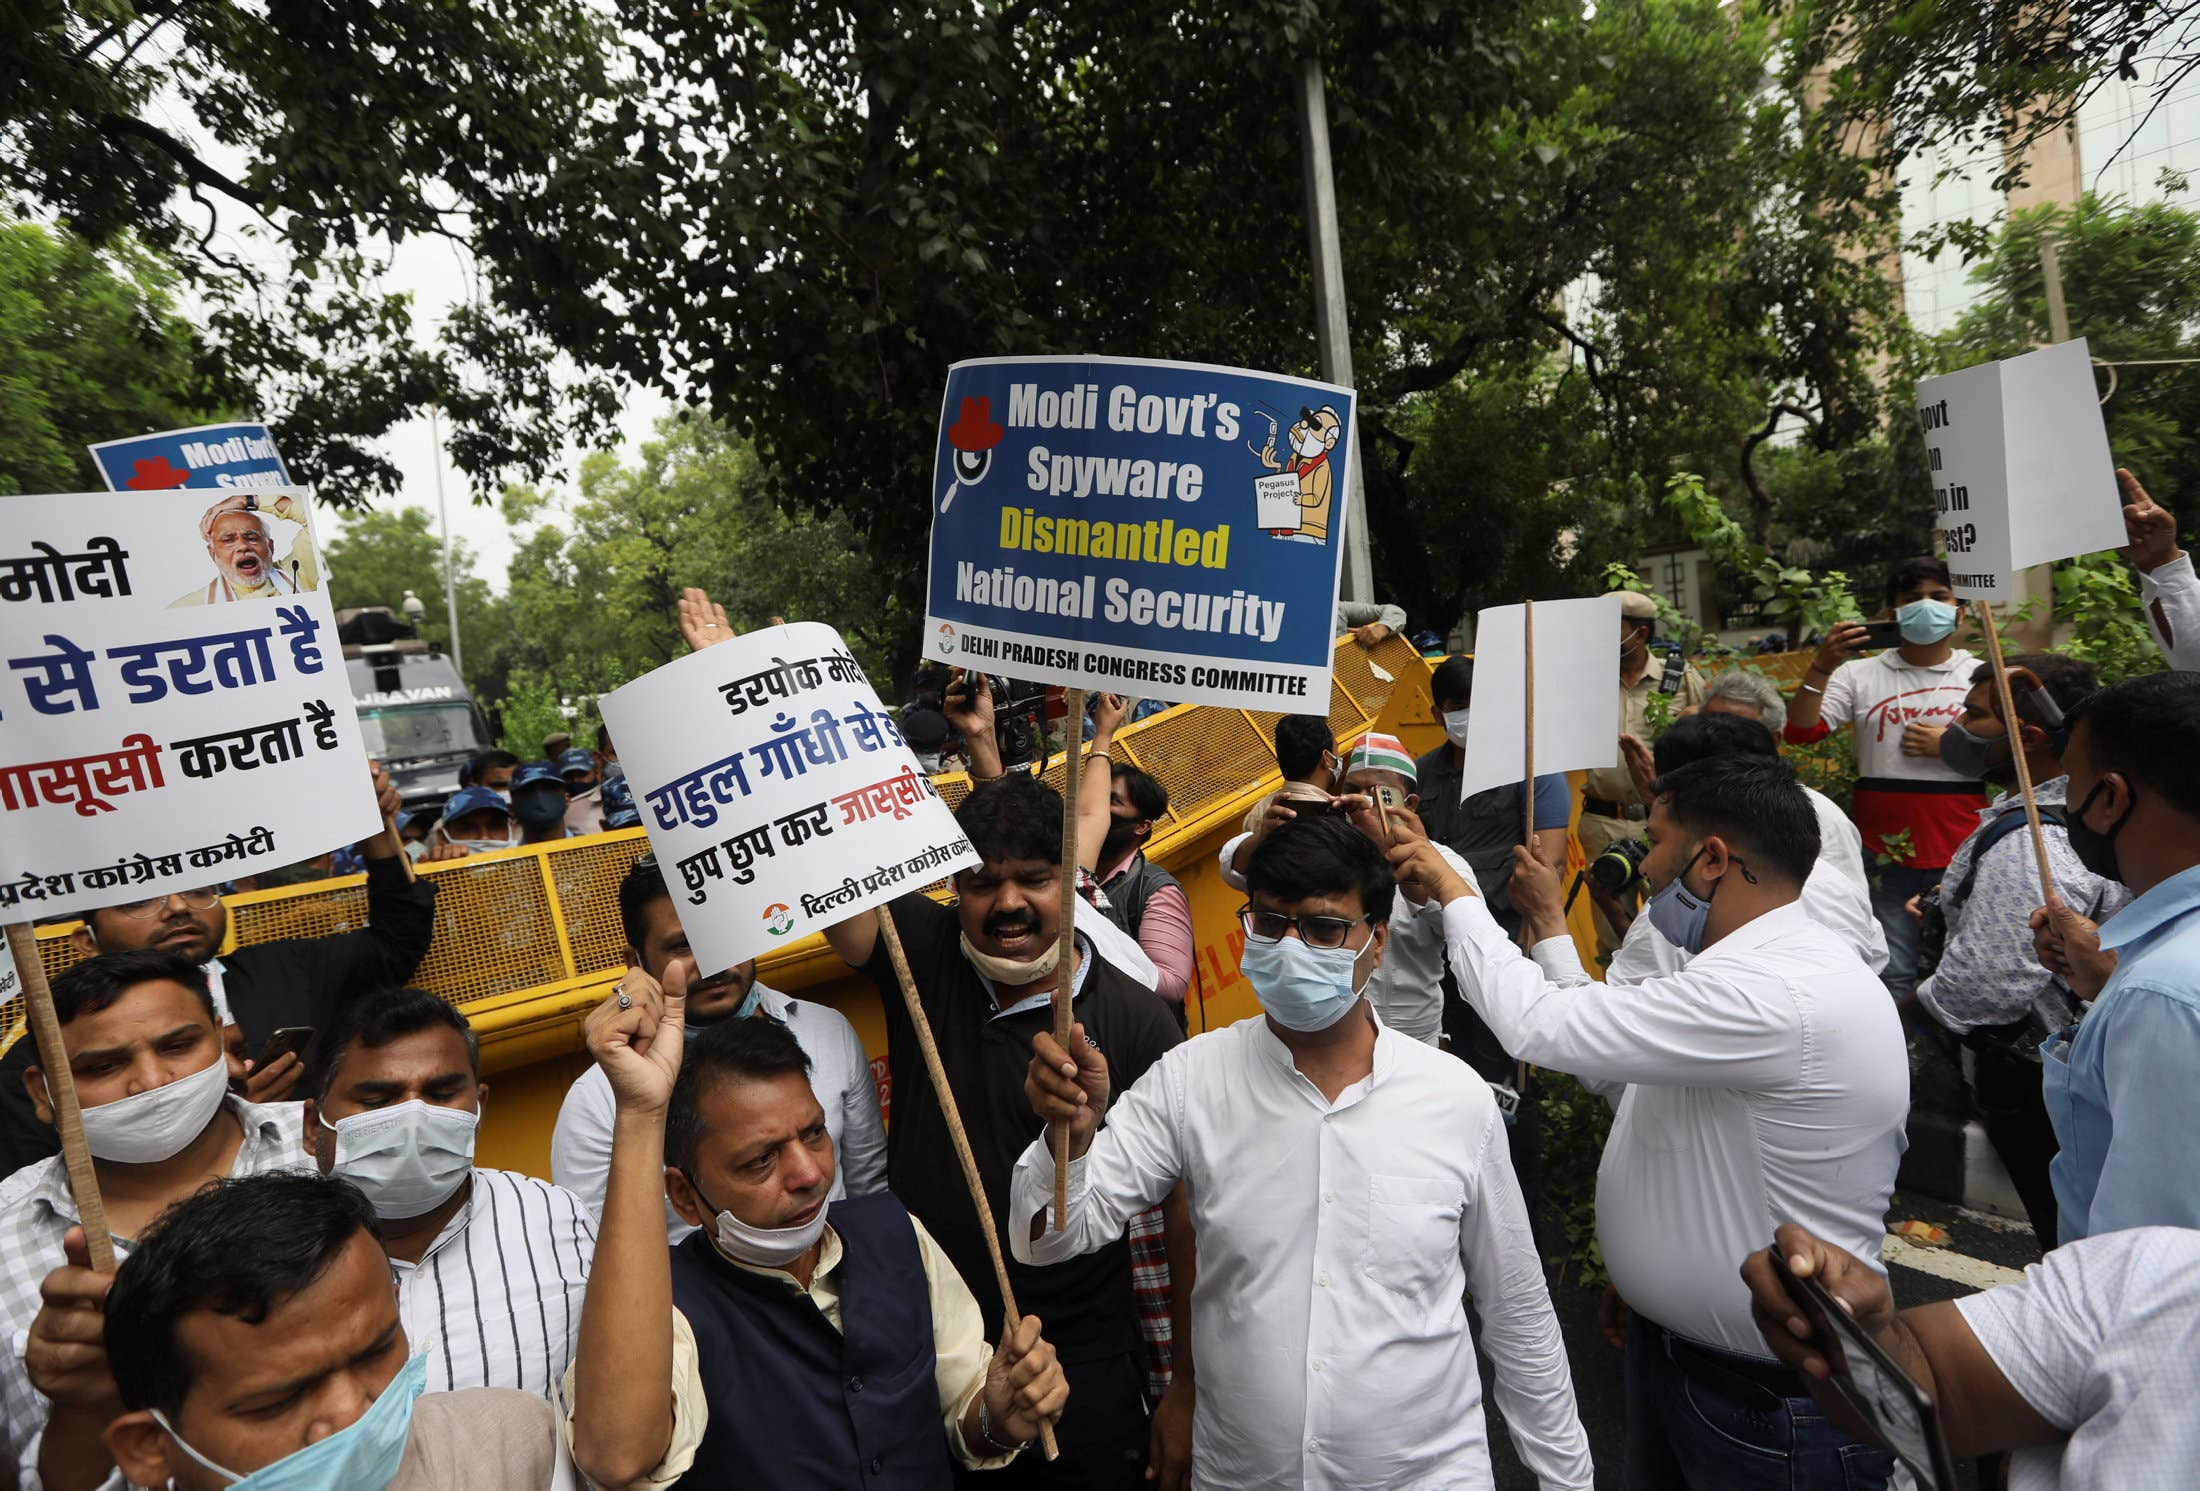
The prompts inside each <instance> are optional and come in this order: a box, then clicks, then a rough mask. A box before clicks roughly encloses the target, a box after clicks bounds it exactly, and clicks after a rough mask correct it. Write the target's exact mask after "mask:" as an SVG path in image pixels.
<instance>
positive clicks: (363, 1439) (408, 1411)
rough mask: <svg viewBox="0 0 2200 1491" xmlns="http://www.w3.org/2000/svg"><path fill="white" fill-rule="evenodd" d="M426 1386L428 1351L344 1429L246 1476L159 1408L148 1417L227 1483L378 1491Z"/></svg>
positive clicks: (255, 1489)
mask: <svg viewBox="0 0 2200 1491" xmlns="http://www.w3.org/2000/svg"><path fill="white" fill-rule="evenodd" d="M427 1385H428V1354H427V1353H426V1352H424V1351H423V1352H421V1353H419V1354H418V1355H416V1356H414V1357H413V1358H411V1359H410V1360H409V1361H407V1362H406V1363H405V1365H404V1366H403V1367H401V1368H400V1369H399V1370H398V1373H397V1375H396V1376H395V1377H393V1378H391V1379H390V1385H389V1386H388V1387H386V1388H384V1389H382V1393H381V1396H379V1397H377V1398H376V1399H375V1400H374V1401H373V1402H372V1403H370V1404H368V1405H367V1411H366V1412H365V1413H362V1414H361V1415H359V1417H358V1418H357V1419H356V1420H354V1421H353V1422H352V1423H351V1424H350V1425H349V1426H348V1427H346V1428H342V1429H338V1430H337V1431H336V1432H335V1433H334V1434H331V1435H330V1436H329V1437H328V1438H326V1439H317V1440H315V1441H314V1442H313V1443H311V1444H309V1445H307V1446H306V1447H305V1448H304V1449H302V1450H299V1451H298V1452H297V1453H295V1454H290V1455H285V1456H283V1458H282V1459H280V1460H277V1461H276V1462H275V1463H274V1464H272V1465H263V1466H261V1467H260V1468H259V1469H258V1470H255V1471H253V1472H252V1473H251V1474H250V1475H239V1474H237V1472H235V1471H234V1470H224V1469H223V1468H222V1467H221V1466H219V1465H216V1464H215V1463H214V1462H213V1461H211V1460H209V1459H207V1458H206V1457H205V1456H204V1455H202V1454H200V1453H199V1452H198V1451H197V1450H195V1449H193V1448H191V1446H190V1444H189V1443H188V1442H186V1441H185V1439H184V1437H183V1436H182V1435H181V1434H178V1433H177V1432H176V1426H175V1425H174V1424H171V1423H169V1422H168V1419H167V1416H166V1415H164V1414H163V1413H162V1412H161V1411H160V1410H159V1409H157V1408H156V1409H154V1410H153V1421H154V1422H155V1423H157V1424H159V1425H160V1426H161V1427H162V1428H163V1429H166V1430H167V1431H168V1437H169V1438H170V1439H173V1440H174V1441H175V1442H176V1447H177V1448H178V1449H180V1450H182V1451H183V1452H184V1453H185V1454H186V1455H189V1456H190V1457H191V1458H192V1459H193V1460H196V1461H197V1462H198V1463H199V1464H201V1465H203V1466H205V1467H206V1468H207V1469H208V1470H211V1471H212V1472H214V1474H216V1475H218V1476H226V1477H227V1478H228V1479H229V1481H230V1483H231V1484H232V1485H235V1486H238V1487H242V1488H245V1491H327V1488H329V1487H332V1486H342V1487H343V1488H345V1491H382V1488H383V1487H385V1486H387V1485H389V1483H390V1482H391V1481H394V1480H396V1479H397V1467H398V1464H399V1462H401V1461H402V1460H403V1459H404V1458H405V1440H406V1437H407V1436H408V1435H409V1434H411V1432H412V1412H413V1400H414V1399H416V1398H418V1397H419V1396H420V1391H421V1389H422V1388H425V1387H426V1386H427Z"/></svg>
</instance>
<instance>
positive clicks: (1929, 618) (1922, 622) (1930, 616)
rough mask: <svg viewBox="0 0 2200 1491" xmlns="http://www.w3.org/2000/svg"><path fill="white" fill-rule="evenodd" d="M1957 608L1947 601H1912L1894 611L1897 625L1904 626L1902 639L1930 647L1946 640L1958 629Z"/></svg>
mask: <svg viewBox="0 0 2200 1491" xmlns="http://www.w3.org/2000/svg"><path fill="white" fill-rule="evenodd" d="M1957 614H1958V613H1957V611H1956V608H1955V607H1954V606H1952V605H1950V604H1948V602H1946V601H1932V600H1925V601H1911V602H1910V603H1909V604H1908V605H1906V606H1904V607H1902V608H1901V609H1900V610H1898V611H1896V612H1895V613H1894V619H1895V622H1896V624H1897V625H1899V626H1900V627H1901V628H1902V640H1903V641H1905V642H1914V643H1916V644H1917V645H1918V646H1920V647H1929V646H1931V645H1932V644H1933V643H1935V642H1940V641H1945V640H1946V639H1947V636H1948V634H1949V633H1950V632H1952V631H1954V630H1955V629H1956V616H1957Z"/></svg>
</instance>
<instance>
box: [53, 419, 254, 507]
mask: <svg viewBox="0 0 2200 1491" xmlns="http://www.w3.org/2000/svg"><path fill="white" fill-rule="evenodd" d="M91 452H92V460H93V461H94V462H95V463H96V464H97V465H98V467H99V476H100V480H102V481H104V482H106V483H107V490H108V491H110V492H158V491H162V490H165V489H167V488H170V487H287V486H289V485H291V481H290V473H289V470H288V469H287V468H286V467H285V466H284V465H283V458H282V457H281V456H279V455H277V454H276V453H275V441H274V438H273V437H272V436H270V435H269V434H268V432H267V426H266V425H257V424H229V425H199V426H198V427H196V428H194V429H189V430H164V431H162V432H161V433H160V434H158V435H132V436H131V437H130V438H129V439H127V440H106V441H102V442H101V443H99V444H98V445H95V446H92V447H91Z"/></svg>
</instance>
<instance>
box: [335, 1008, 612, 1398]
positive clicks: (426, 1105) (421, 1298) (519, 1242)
mask: <svg viewBox="0 0 2200 1491" xmlns="http://www.w3.org/2000/svg"><path fill="white" fill-rule="evenodd" d="M307 1090H308V1091H309V1092H310V1093H311V1094H312V1096H311V1097H309V1098H308V1099H307V1100H306V1115H305V1136H306V1149H307V1151H308V1152H310V1153H311V1154H312V1155H313V1157H314V1160H315V1162H316V1163H317V1164H318V1165H319V1166H320V1170H321V1173H322V1174H323V1175H334V1176H336V1177H338V1178H339V1179H342V1180H348V1181H350V1182H351V1183H352V1184H353V1185H355V1186H357V1187H358V1188H359V1189H360V1190H361V1191H363V1192H365V1193H366V1197H367V1201H368V1204H370V1205H371V1206H373V1208H374V1212H375V1216H376V1218H377V1221H378V1224H379V1226H380V1228H381V1232H382V1247H383V1249H384V1251H386V1252H387V1253H388V1254H389V1255H390V1268H391V1270H392V1271H393V1272H394V1273H395V1274H396V1275H397V1309H398V1314H399V1315H401V1316H402V1317H403V1318H404V1321H405V1334H406V1336H407V1337H408V1338H409V1339H410V1340H411V1341H412V1343H413V1349H414V1350H416V1351H425V1352H427V1353H428V1376H427V1391H429V1392H431V1393H447V1392H450V1391H452V1390H453V1389H455V1388H469V1387H509V1388H517V1389H519V1390H520V1391H521V1392H528V1393H534V1394H536V1395H537V1396H539V1397H542V1398H552V1397H555V1396H556V1394H557V1387H558V1382H559V1379H561V1378H562V1377H564V1375H565V1367H566V1363H567V1362H569V1361H571V1360H572V1356H573V1344H574V1342H575V1341H576V1340H577V1339H578V1338H579V1335H580V1327H581V1300H582V1298H583V1296H584V1295H585V1294H586V1293H587V1289H588V1265H589V1260H590V1259H591V1258H592V1257H594V1256H595V1251H596V1229H595V1224H594V1220H593V1219H592V1218H591V1217H590V1216H589V1214H588V1209H587V1207H586V1206H585V1205H584V1204H583V1203H582V1201H581V1198H580V1197H578V1196H576V1195H574V1194H573V1193H572V1192H571V1191H568V1190H566V1189H565V1188H564V1187H562V1186H554V1185H551V1184H549V1183H548V1182H546V1181H540V1180H537V1179H535V1178H534V1177H533V1176H531V1175H519V1174H516V1173H514V1172H513V1171H510V1170H479V1169H476V1168H474V1136H475V1133H476V1131H477V1129H478V1128H479V1126H480V1123H481V1109H482V1100H483V1098H485V1097H486V1096H487V1095H488V1091H489V1089H488V1085H487V1084H486V1083H484V1082H483V1081H482V1080H481V1068H480V1060H479V1055H478V1050H477V1047H476V1045H475V1042H474V1033H473V1030H472V1028H471V1027H469V1026H468V1025H467V1023H466V1017H465V1016H464V1015H461V1014H460V1013H459V1012H458V1011H457V1010H455V1009H453V1008H452V1007H451V1006H450V1005H448V1004H446V1003H445V1002H444V1001H443V1000H441V999H438V998H437V997H436V996H435V995H433V994H430V993H428V992H426V991H425V990H422V989H385V990H383V991H382V992H381V993H379V994H370V995H368V996H367V997H366V998H365V999H362V1000H358V1001H356V1002H354V1003H352V1004H349V1005H346V1006H345V1007H344V1011H343V1013H342V1014H341V1015H339V1016H338V1017H337V1021H336V1023H335V1024H334V1025H331V1026H330V1027H329V1028H328V1029H327V1030H324V1031H322V1032H321V1036H320V1041H319V1044H318V1046H317V1047H316V1049H315V1051H314V1059H313V1071H312V1073H311V1076H310V1077H309V1079H308V1088H307Z"/></svg>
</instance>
